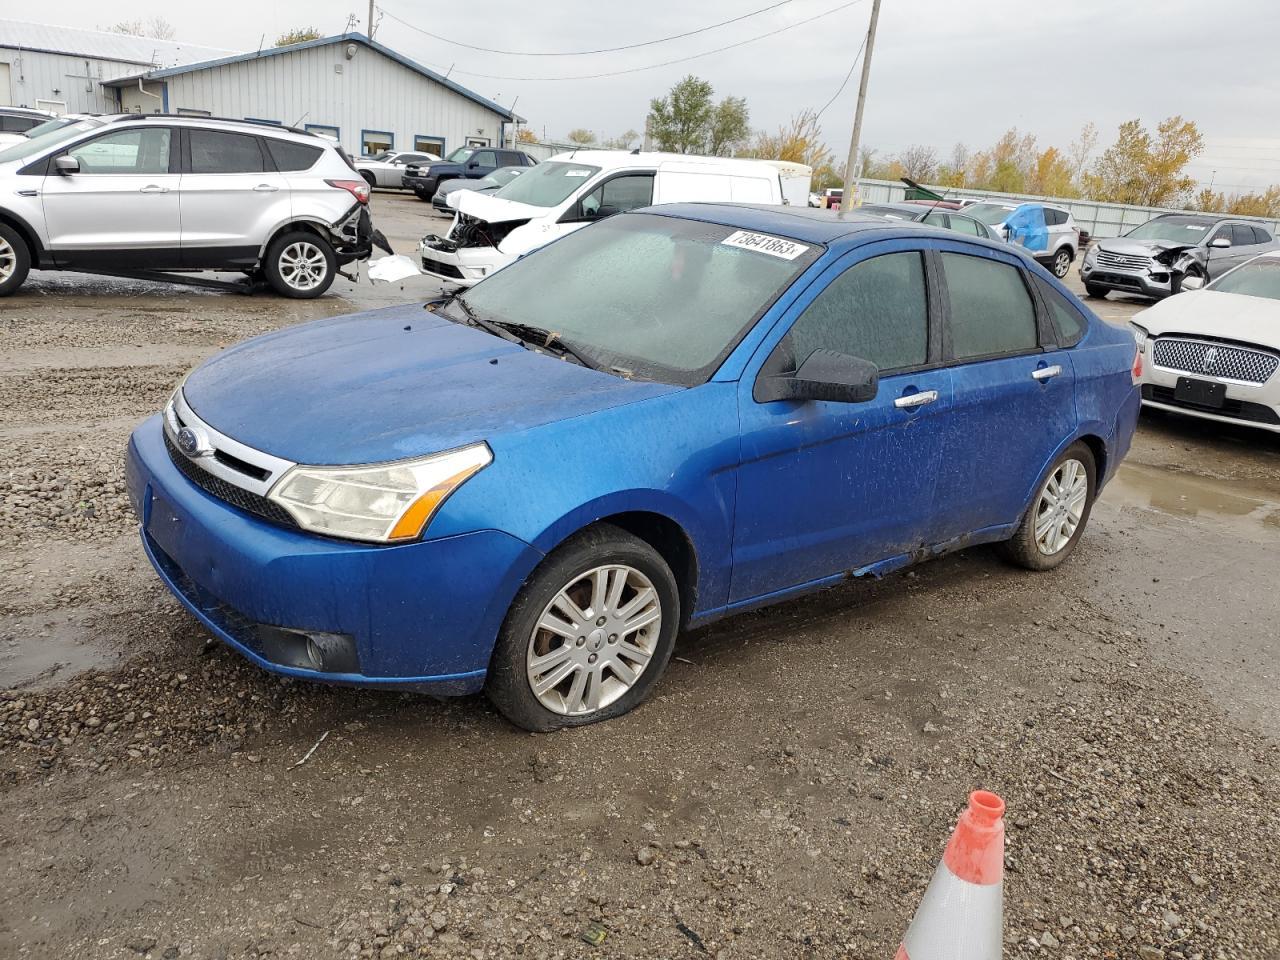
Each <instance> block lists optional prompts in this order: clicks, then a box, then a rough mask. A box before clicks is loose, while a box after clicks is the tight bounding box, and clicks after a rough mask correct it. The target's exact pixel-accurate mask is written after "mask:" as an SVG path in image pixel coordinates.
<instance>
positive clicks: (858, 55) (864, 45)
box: [813, 33, 867, 123]
mask: <svg viewBox="0 0 1280 960" xmlns="http://www.w3.org/2000/svg"><path fill="white" fill-rule="evenodd" d="M866 49H867V35H866V34H865V33H864V34H863V35H862V45H861V46H859V47H858V52H857V53H855V54H854V55H853V63H851V64H849V72H848V73H846V74H845V75H844V80H842V81H841V82H840V89H839V90H837V91H836V92H835V93H833V94H832V95H831V99H830V100H828V101H827V102H826V103H824V104H823V105H822V109H821V110H819V111H818V112H817V113H815V114H814V115H813V121H814V123H817V122H818V118H819V117H821V116H822V114H823V113H824V112H825V111H826V109H827V107H829V106H831V105H832V104H833V103H835V102H836V99H837V98H838V97H839V96H840V94H842V93H844V88H845V87H847V86H848V85H849V79H850V78H851V77H852V76H853V71H855V70H857V69H858V61H859V60H860V59H862V51H864V50H866Z"/></svg>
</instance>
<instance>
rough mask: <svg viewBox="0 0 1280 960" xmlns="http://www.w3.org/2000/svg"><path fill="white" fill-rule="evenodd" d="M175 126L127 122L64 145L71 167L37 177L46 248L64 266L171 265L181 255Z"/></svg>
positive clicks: (119, 266) (135, 268)
mask: <svg viewBox="0 0 1280 960" xmlns="http://www.w3.org/2000/svg"><path fill="white" fill-rule="evenodd" d="M176 141H177V134H176V132H175V131H174V130H172V129H171V128H169V127H156V126H151V125H150V124H145V123H141V122H139V123H130V124H125V125H122V126H120V127H117V128H115V129H113V130H112V132H110V133H104V134H102V135H101V136H97V137H93V138H91V139H89V140H84V141H81V142H80V143H77V144H76V145H74V146H72V147H70V148H69V149H68V150H67V151H66V154H65V155H66V156H69V157H73V158H74V159H75V160H76V161H77V162H78V163H79V164H80V170H79V172H78V173H67V174H61V173H49V174H48V175H46V176H45V178H44V182H43V184H42V185H41V191H40V192H41V197H42V200H43V204H44V216H45V224H46V229H47V230H48V233H49V251H50V253H52V254H53V257H54V259H55V260H56V261H57V263H58V264H59V265H60V266H63V267H82V268H84V269H104V270H110V269H116V270H121V269H134V270H138V269H146V268H165V267H176V266H178V265H179V257H180V248H181V241H180V230H179V225H180V220H179V211H178V184H179V175H178V173H177V172H176V171H177V164H176Z"/></svg>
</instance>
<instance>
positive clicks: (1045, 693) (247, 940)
mask: <svg viewBox="0 0 1280 960" xmlns="http://www.w3.org/2000/svg"><path fill="white" fill-rule="evenodd" d="M375 205H376V220H377V222H378V223H379V225H380V226H381V227H382V228H383V229H384V230H386V231H387V232H388V234H389V235H390V236H391V238H392V240H393V242H394V244H395V246H396V248H397V250H399V251H400V252H405V253H410V252H412V249H413V242H414V240H415V239H416V238H417V237H418V236H419V235H420V234H422V233H423V232H434V231H436V230H439V221H435V220H433V219H431V218H430V217H429V216H428V215H427V207H426V205H424V204H421V203H419V202H417V201H416V200H413V199H412V198H411V197H401V196H396V195H392V194H382V193H380V194H378V195H377V196H376V198H375ZM1072 282H1073V284H1075V285H1076V286H1078V279H1076V278H1075V277H1074V274H1073V280H1072ZM431 289H432V288H431V286H430V285H429V284H427V283H426V282H425V281H423V280H414V281H408V282H406V283H405V284H403V285H395V286H390V287H387V286H381V287H378V288H374V289H371V288H370V286H369V285H368V283H367V282H365V283H362V284H360V285H354V284H352V283H350V282H348V281H345V280H340V281H339V282H338V284H337V285H335V288H334V292H333V294H332V295H330V296H327V297H325V298H323V299H321V300H319V301H317V302H312V303H297V302H289V301H284V300H281V299H277V298H275V297H273V296H270V295H260V296H254V297H247V296H243V295H238V294H223V293H209V292H203V291H199V292H192V291H190V290H185V289H182V288H177V287H174V288H167V287H161V286H157V285H153V284H147V283H133V282H126V281H111V280H102V279H94V278H86V277H70V276H53V275H48V274H45V275H41V274H34V275H33V279H32V281H31V282H30V284H29V285H28V287H27V288H25V289H24V291H23V293H22V294H21V295H20V296H17V297H14V298H12V299H9V300H5V301H0V343H3V350H2V351H0V688H3V689H0V784H2V786H0V956H3V957H14V958H31V957H41V958H43V957H51V958H52V957H58V958H69V957H74V958H82V957H83V958H98V957H104V958H121V957H123V958H128V957H142V956H151V957H164V958H173V957H188V956H190V957H199V958H242V957H268V956H269V957H300V958H308V957H335V958H338V957H369V956H376V957H399V956H432V957H436V956H439V957H463V958H472V960H486V958H507V957H515V956H519V957H530V958H553V957H555V958H587V957H606V956H612V957H653V958H679V957H689V958H697V957H700V956H707V957H724V958H746V957H770V958H772V957H778V958H783V957H785V958H827V957H859V958H861V957H866V958H872V957H884V958H887V957H890V956H892V954H893V951H894V949H895V947H896V946H897V943H898V941H899V939H900V938H901V936H902V933H903V931H904V930H905V928H906V925H907V923H908V921H909V920H910V917H911V915H912V912H913V910H914V909H915V906H916V904H917V903H918V901H919V898H920V895H921V893H922V892H923V890H924V887H925V885H926V883H927V882H928V880H929V877H930V875H931V874H932V871H933V869H934V867H935V865H936V863H937V861H938V858H939V856H940V855H941V852H942V848H943V845H944V844H945V841H946V837H947V833H948V830H949V829H950V826H951V824H952V823H953V821H954V818H955V816H956V814H957V812H958V811H959V809H960V807H961V805H962V804H963V801H964V798H965V795H966V794H967V792H968V791H969V790H971V789H974V788H976V787H979V786H980V787H985V788H987V789H992V790H996V791H998V792H1000V793H1001V794H1002V795H1003V796H1004V798H1005V800H1006V802H1007V804H1008V816H1007V822H1008V843H1007V863H1006V865H1007V873H1006V877H1005V929H1006V936H1005V953H1006V956H1009V957H1027V958H1030V957H1053V958H1084V957H1103V958H1120V957H1124V958H1128V957H1138V958H1142V960H1153V958H1158V957H1167V958H1188V960H1193V958H1214V960H1217V958H1255V957H1256V958H1275V957H1278V956H1280V864H1278V862H1277V856H1278V854H1277V851H1278V850H1280V812H1278V811H1280V806H1278V805H1277V800H1280V710H1278V709H1277V704H1280V666H1278V665H1277V655H1278V654H1280V639H1277V637H1278V635H1280V633H1278V631H1277V630H1276V628H1275V624H1276V623H1277V622H1278V621H1280V590H1278V589H1277V580H1276V577H1277V573H1278V572H1280V436H1273V435H1268V434H1265V433H1262V432H1251V431H1247V430H1243V429H1227V428H1222V427H1219V426H1213V425H1202V424H1199V423H1196V422H1192V421H1187V420H1184V419H1180V418H1176V417H1166V416H1159V415H1144V417H1143V419H1142V423H1141V426H1140V430H1139V434H1138V436H1137V438H1136V441H1135V446H1134V450H1133V452H1132V454H1131V455H1130V457H1129V459H1128V461H1127V463H1126V464H1125V466H1124V467H1123V469H1122V472H1121V474H1120V476H1119V477H1118V479H1117V480H1116V481H1115V482H1114V483H1113V484H1112V485H1111V486H1110V487H1108V489H1107V490H1106V491H1105V492H1104V494H1103V496H1102V498H1101V500H1100V501H1099V503H1098V504H1097V507H1096V509H1095V510H1094V514H1093V519H1092V522H1091V525H1090V528H1089V531H1088V533H1087V534H1086V536H1085V538H1084V540H1083V541H1082V543H1081V547H1080V550H1079V551H1078V553H1077V554H1076V556H1075V557H1074V558H1073V559H1072V560H1071V561H1070V562H1069V563H1068V564H1067V565H1066V566H1064V567H1063V568H1062V569H1060V570H1059V571H1057V572H1054V573H1050V574H1041V575H1034V574H1028V573H1026V572H1020V571H1015V570H1012V569H1010V568H1007V567H1005V566H1003V565H1001V563H1000V562H998V561H997V559H996V558H995V557H994V555H993V554H992V553H991V552H990V551H989V550H987V549H985V548H984V549H975V550H970V551H966V552H965V553H962V554H959V555H955V556H951V557H948V558H945V559H942V560H939V561H935V562H932V563H928V564H925V565H923V566H920V567H918V568H916V569H914V570H911V571H909V572H906V573H903V574H900V575H896V576H893V577H889V578H887V579H885V580H883V581H879V582H868V583H862V582H858V583H854V584H851V585H849V586H847V587H843V588H840V589H837V590H833V591H831V592H828V593H825V594H821V595H818V596H813V597H807V598H804V599H799V600H795V601H793V602H790V603H786V604H783V605H781V606H777V607H774V608H771V609H768V610H765V611H762V612H759V613H755V614H750V615H746V616H742V617H739V618H737V619H734V620H730V621H726V622H723V623H720V624H718V625H716V626H713V627H710V628H706V629H703V630H700V631H697V632H694V633H691V634H689V635H687V636H685V637H683V638H682V639H681V641H680V643H679V646H678V648H677V651H676V659H675V660H674V661H673V662H672V665H671V669H670V671H669V673H668V674H667V676H666V678H665V679H664V680H663V681H662V683H661V684H660V685H659V687H658V690H657V694H656V696H655V697H654V698H653V699H652V700H651V701H650V702H649V703H648V704H647V705H645V706H644V707H642V708H641V709H639V710H637V711H635V712H634V713H632V714H630V715H628V716H626V717H624V718H622V719H620V720H617V721H614V722H611V723H608V724H604V725H597V726H594V727H591V728H587V729H584V730H577V731H571V732H565V733H559V734H555V735H550V736H532V735H529V734H525V733H521V732H518V731H516V730H514V729H513V728H511V727H510V726H509V725H507V724H506V723H504V722H503V721H502V720H501V719H500V718H499V717H498V716H497V715H496V714H495V713H494V711H493V710H492V709H490V707H489V706H488V705H487V703H486V702H485V701H484V700H483V699H482V698H479V697H476V698H470V699H465V700H457V701H448V702H445V701H437V700H433V699H429V698H425V697H419V696H410V695H400V694H387V693H368V692H359V691H351V690H336V689H328V688H323V687H319V686H313V685H310V684H302V683H295V682H289V681H282V680H279V679H276V678H273V677H271V676H268V675H267V674H265V673H263V672H261V671H259V670H257V669H255V668H252V667H250V666H248V665H247V664H245V663H244V662H242V661H241V660H240V658H238V657H237V656H235V655H234V654H232V653H230V652H228V651H227V650H225V649H224V648H222V647H221V646H219V645H216V644H213V643H212V642H210V641H209V640H208V638H207V635H206V634H205V632H204V631H203V630H202V629H201V627H200V626H199V625H198V624H197V623H196V621H195V620H194V619H193V618H191V617H190V616H188V615H187V614H186V613H185V612H184V611H183V610H182V609H181V608H180V607H179V605H178V604H177V602H176V601H174V600H173V599H171V598H170V597H169V595H168V594H167V593H166V591H165V590H164V589H163V588H162V587H161V586H160V583H159V581H158V580H157V579H156V577H155V576H154V575H153V574H152V572H151V570H150V568H149V566H148V565H147V563H146V560H145V558H144V557H143V554H142V551H141V548H140V547H139V545H138V542H137V536H136V532H135V530H134V527H133V520H132V518H131V516H130V515H129V512H128V507H127V504H126V499H125V495H124V489H123V474H122V468H121V456H122V450H123V446H124V443H125V440H126V437H127V435H128V433H129V431H130V430H131V428H132V427H133V426H134V425H135V424H136V423H137V422H138V421H139V420H140V419H141V418H143V417H145V416H147V415H148V414H150V413H151V412H153V411H154V410H156V409H158V408H159V406H160V405H161V404H162V403H163V401H164V399H165V397H166V396H167V393H168V391H169V390H170V389H171V388H172V385H173V384H174V382H175V381H176V380H177V379H178V378H179V377H180V375H181V374H182V373H183V372H184V371H185V370H186V369H188V368H189V367H190V366H192V365H193V364H195V363H196V362H198V361H199V360H201V359H202V358H204V357H206V356H208V355H210V354H212V353H214V352H215V351H217V350H218V349H220V348H222V347H224V346H226V345H228V344H231V343H233V342H235V341H237V340H239V339H242V338H244V337H247V336H250V335H253V334H256V333H260V332H263V331H266V330H271V329H275V328H278V327H280V326H283V325H287V324H292V323H297V322H300V321H303V320H307V319H311V318H314V317H321V316H328V315H332V314H336V313H341V312H347V311H350V310H353V309H359V308H362V307H366V306H371V305H378V304H384V303H394V302H401V301H404V300H410V299H421V298H422V297H425V296H427V295H428V294H429V292H430V291H431ZM1090 305H1091V306H1093V307H1094V308H1095V309H1096V310H1098V311H1099V312H1100V313H1101V314H1102V315H1103V316H1104V317H1105V318H1106V319H1108V320H1109V321H1112V322H1123V321H1124V320H1125V318H1127V317H1129V316H1131V315H1132V314H1133V313H1135V312H1136V311H1137V310H1139V309H1141V306H1142V304H1141V303H1139V302H1137V301H1124V300H1117V299H1114V298H1113V299H1110V300H1107V301H1105V302H1103V303H1098V302H1096V301H1093V302H1091V303H1090ZM313 746H314V747H315V750H314V753H310V754H309V751H310V750H311V749H312V748H313ZM308 757H309V758H308ZM303 760H305V762H301V761H303ZM600 931H603V932H604V934H605V939H604V940H603V942H602V943H599V944H598V945H592V944H589V943H588V942H587V939H591V935H592V934H593V933H598V932H600ZM584 937H585V939H584Z"/></svg>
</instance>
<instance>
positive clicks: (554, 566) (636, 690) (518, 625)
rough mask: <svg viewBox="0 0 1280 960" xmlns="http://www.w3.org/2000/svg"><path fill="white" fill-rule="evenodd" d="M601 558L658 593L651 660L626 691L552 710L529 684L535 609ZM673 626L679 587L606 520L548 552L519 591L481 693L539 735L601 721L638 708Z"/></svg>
mask: <svg viewBox="0 0 1280 960" xmlns="http://www.w3.org/2000/svg"><path fill="white" fill-rule="evenodd" d="M608 563H619V564H627V565H629V566H632V567H634V568H636V569H637V570H639V571H640V572H641V573H643V574H644V575H645V576H646V577H647V578H648V579H649V581H650V583H652V584H653V587H654V590H655V591H656V592H657V594H658V597H659V602H660V604H661V610H662V627H661V629H660V631H659V634H658V639H657V642H656V644H655V647H654V652H653V657H652V659H651V660H650V661H649V665H648V666H647V667H646V669H645V671H644V672H643V673H642V674H641V675H640V677H639V679H637V680H636V682H635V684H634V685H633V686H632V687H631V689H630V690H628V691H627V692H626V693H625V694H623V695H622V696H621V697H619V698H618V699H617V700H615V701H614V702H613V703H611V704H609V705H608V706H606V707H602V708H601V709H599V710H597V711H595V712H594V713H590V714H586V715H585V716H565V715H563V714H559V713H555V712H553V711H552V710H549V709H547V708H546V707H544V706H543V705H542V704H541V703H539V702H538V698H537V697H536V696H535V695H534V693H533V690H532V688H531V687H530V686H529V680H528V676H527V666H526V660H525V657H526V653H527V651H528V646H529V641H530V637H531V636H532V634H533V631H534V626H535V624H536V623H537V621H538V618H539V617H540V616H542V611H543V609H544V608H545V607H546V605H547V604H548V603H550V602H551V598H552V597H554V596H555V595H556V593H557V592H558V591H559V590H560V589H561V588H562V587H564V585H565V584H566V583H568V582H571V581H572V579H573V578H574V577H575V576H577V575H580V574H581V573H582V572H584V571H588V570H590V569H592V568H593V567H596V566H599V565H602V564H608ZM679 630H680V591H679V589H678V587H677V585H676V579H675V575H674V574H672V572H671V568H670V567H669V566H667V563H666V561H665V560H663V559H662V556H661V554H659V553H658V551H657V550H655V549H653V547H651V546H649V544H647V543H645V542H644V541H643V540H641V539H640V538H639V537H635V536H632V535H631V534H630V533H627V532H626V531H625V530H622V529H620V528H618V527H615V526H613V525H612V524H607V523H601V524H597V525H596V526H594V527H588V528H587V529H586V530H583V531H582V532H580V533H578V534H575V535H574V536H572V537H570V538H569V539H568V540H566V541H565V542H564V543H563V544H561V545H560V546H559V547H557V548H556V549H555V550H554V551H552V552H551V553H550V554H549V555H548V556H547V558H546V559H545V560H544V561H543V562H542V564H541V566H539V567H538V569H537V570H535V571H534V572H533V575H532V576H530V577H529V579H528V580H527V581H526V582H525V585H524V587H522V588H521V590H520V593H519V594H518V595H517V596H516V599H515V601H514V602H513V603H512V604H511V609H510V610H508V611H507V618H506V621H505V622H504V623H503V625H502V630H501V631H500V632H499V634H498V643H497V646H496V647H495V648H494V652H493V657H492V659H491V660H490V661H489V673H488V676H487V677H486V678H485V688H484V689H485V694H486V695H487V696H488V697H489V700H490V701H491V702H492V703H493V705H494V706H495V707H497V708H498V710H499V711H500V712H501V713H502V714H503V716H505V717H506V718H507V719H508V720H510V721H511V722H512V723H514V724H515V725H516V726H517V727H521V728H523V729H525V730H532V731H535V732H539V733H545V732H548V731H551V730H558V729H560V728H562V727H580V726H585V725H586V724H589V723H596V722H598V721H600V720H608V719H611V718H613V717H617V716H620V715H622V714H624V713H626V712H627V711H629V710H631V709H633V708H634V707H636V706H638V705H639V704H640V703H641V701H643V700H644V699H645V697H647V696H648V695H649V693H650V692H651V691H652V690H653V687H654V685H655V684H656V683H657V682H658V680H659V678H660V677H661V676H662V674H663V672H664V671H665V670H666V667H667V662H668V661H669V660H670V659H671V652H672V650H674V649H675V645H676V634H677V633H679Z"/></svg>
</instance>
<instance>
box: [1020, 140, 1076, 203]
mask: <svg viewBox="0 0 1280 960" xmlns="http://www.w3.org/2000/svg"><path fill="white" fill-rule="evenodd" d="M1027 190H1028V191H1029V192H1030V193H1035V194H1039V195H1040V196H1043V197H1074V196H1078V194H1079V192H1078V191H1077V190H1076V186H1075V177H1074V176H1073V175H1072V172H1071V160H1070V159H1069V158H1068V157H1067V156H1066V155H1064V154H1063V153H1062V152H1061V151H1060V150H1059V149H1058V148H1057V147H1047V148H1046V149H1045V150H1043V151H1041V152H1040V153H1038V154H1037V155H1036V158H1035V162H1034V163H1033V164H1032V166H1031V173H1030V176H1029V177H1028V178H1027Z"/></svg>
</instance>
